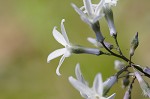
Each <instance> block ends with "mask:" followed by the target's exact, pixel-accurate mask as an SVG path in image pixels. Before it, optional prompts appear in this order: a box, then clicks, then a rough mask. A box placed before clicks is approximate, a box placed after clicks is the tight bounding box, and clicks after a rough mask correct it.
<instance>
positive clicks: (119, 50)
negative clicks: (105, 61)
mask: <svg viewBox="0 0 150 99" xmlns="http://www.w3.org/2000/svg"><path fill="white" fill-rule="evenodd" d="M114 39H115V43H116V45H117V51H118V52H119V54H120V55H121V56H123V53H122V51H121V49H120V46H119V43H118V39H117V35H116V36H114Z"/></svg>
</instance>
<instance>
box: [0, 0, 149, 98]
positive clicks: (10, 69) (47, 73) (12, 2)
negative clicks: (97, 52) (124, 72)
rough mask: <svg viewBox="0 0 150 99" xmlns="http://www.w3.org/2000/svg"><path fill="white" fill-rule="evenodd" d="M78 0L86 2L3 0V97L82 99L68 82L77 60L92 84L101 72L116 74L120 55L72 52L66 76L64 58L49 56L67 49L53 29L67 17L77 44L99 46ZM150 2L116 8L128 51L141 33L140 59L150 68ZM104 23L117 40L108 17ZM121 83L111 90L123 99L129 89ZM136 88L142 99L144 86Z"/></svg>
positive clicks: (125, 1)
mask: <svg viewBox="0 0 150 99" xmlns="http://www.w3.org/2000/svg"><path fill="white" fill-rule="evenodd" d="M97 1H98V0H96V1H95V2H97ZM72 2H73V3H75V4H77V5H78V6H81V5H82V0H78V1H77V0H0V99H82V98H81V97H80V95H79V93H78V92H77V91H76V90H75V89H74V88H73V87H72V86H71V85H70V84H69V82H68V77H69V76H70V75H74V68H75V65H76V63H77V62H79V63H80V64H81V69H82V71H83V75H84V76H85V78H86V79H87V80H88V81H89V82H90V85H92V84H91V82H92V81H93V79H94V76H95V74H97V73H98V72H101V73H102V75H103V80H106V78H108V77H109V76H111V75H112V74H113V73H115V70H114V69H113V68H114V67H113V61H114V60H115V59H116V58H114V57H106V56H101V57H97V56H91V55H80V56H79V55H72V56H71V57H70V58H67V59H66V60H65V62H64V63H63V65H62V68H61V73H62V76H61V77H58V76H57V75H56V73H55V69H56V67H57V65H58V61H59V58H58V59H55V60H53V61H52V62H51V63H50V64H47V62H46V59H47V56H48V54H49V53H50V52H52V51H53V50H55V49H57V48H60V47H61V45H60V44H58V43H57V42H56V41H55V40H54V38H53V36H52V34H51V33H52V29H53V27H54V26H57V27H58V29H60V22H61V19H62V18H65V19H66V22H65V28H66V30H67V33H68V36H69V38H70V41H71V42H72V43H75V44H81V45H85V46H87V47H88V46H91V47H93V46H92V45H91V44H89V43H88V42H87V40H86V38H87V37H89V36H91V37H95V36H94V33H93V32H92V30H91V29H90V28H89V27H88V25H86V24H85V23H84V22H82V21H81V20H80V18H79V16H78V14H76V12H75V11H74V9H73V8H72V7H71V5H70V3H72ZM149 4H150V1H149V0H119V2H118V4H117V6H116V7H114V8H113V11H114V15H115V16H114V18H115V24H116V27H117V31H118V36H119V41H120V45H121V47H122V50H123V51H124V52H125V54H126V55H127V56H128V51H129V43H130V39H131V38H132V36H133V35H134V34H135V33H136V32H137V31H138V32H139V37H140V46H139V48H138V49H137V50H136V53H135V57H134V61H135V62H138V63H139V64H141V65H147V66H150V62H149V59H150V55H149V49H150V46H148V43H149V41H150V39H149V37H150V34H149V30H150V28H149V27H150V12H149V11H150V6H149ZM100 22H101V28H102V31H103V34H104V35H105V37H106V40H107V41H110V42H112V39H111V37H110V36H109V32H108V27H107V24H106V21H105V20H104V19H102V20H101V21H100ZM136 83H137V82H136ZM136 85H137V84H136ZM136 85H135V86H136ZM120 86H121V85H120V82H118V83H117V84H116V85H115V86H114V87H113V88H112V90H111V92H110V94H111V93H113V92H116V93H117V95H116V99H121V97H122V96H123V92H124V91H125V90H123V89H121V87H120ZM116 89H117V90H116ZM133 90H134V91H133V95H132V96H133V97H134V99H142V97H143V96H142V94H141V90H140V88H139V87H134V89H133ZM143 99H144V98H143ZM145 99H146V98H145Z"/></svg>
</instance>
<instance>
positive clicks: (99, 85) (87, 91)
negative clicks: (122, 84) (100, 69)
mask: <svg viewBox="0 0 150 99" xmlns="http://www.w3.org/2000/svg"><path fill="white" fill-rule="evenodd" d="M76 76H77V79H75V78H73V77H72V76H71V77H69V81H70V83H71V84H72V85H73V86H74V87H75V88H76V89H77V90H78V91H79V92H80V93H81V95H82V97H83V98H85V99H114V97H115V93H114V94H112V95H111V96H109V97H107V98H106V97H104V96H103V82H102V76H101V74H100V73H99V74H97V75H96V76H95V79H94V82H93V87H92V88H89V86H88V84H87V82H86V81H85V80H84V78H83V76H82V73H81V71H80V66H79V64H77V66H76Z"/></svg>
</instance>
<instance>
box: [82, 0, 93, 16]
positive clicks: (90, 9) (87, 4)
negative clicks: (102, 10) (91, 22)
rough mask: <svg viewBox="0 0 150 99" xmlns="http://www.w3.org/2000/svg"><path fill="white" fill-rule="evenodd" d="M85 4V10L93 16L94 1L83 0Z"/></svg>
mask: <svg viewBox="0 0 150 99" xmlns="http://www.w3.org/2000/svg"><path fill="white" fill-rule="evenodd" d="M83 3H84V6H85V10H86V11H87V14H88V15H89V16H91V17H92V16H93V13H94V10H93V7H92V3H91V0H83Z"/></svg>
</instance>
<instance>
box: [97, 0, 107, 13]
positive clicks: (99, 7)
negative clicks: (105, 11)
mask: <svg viewBox="0 0 150 99" xmlns="http://www.w3.org/2000/svg"><path fill="white" fill-rule="evenodd" d="M104 4H105V0H101V1H100V2H99V4H98V5H97V7H96V9H95V14H96V15H99V14H100V11H101V10H102V8H103V6H104Z"/></svg>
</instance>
